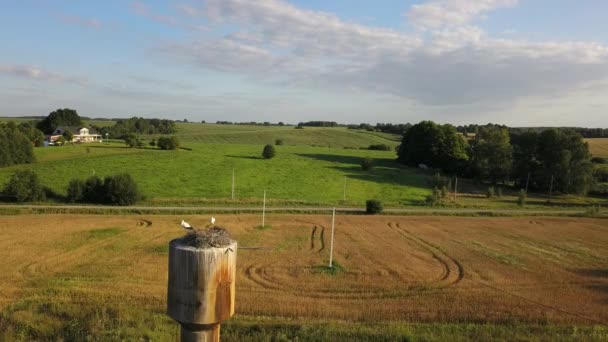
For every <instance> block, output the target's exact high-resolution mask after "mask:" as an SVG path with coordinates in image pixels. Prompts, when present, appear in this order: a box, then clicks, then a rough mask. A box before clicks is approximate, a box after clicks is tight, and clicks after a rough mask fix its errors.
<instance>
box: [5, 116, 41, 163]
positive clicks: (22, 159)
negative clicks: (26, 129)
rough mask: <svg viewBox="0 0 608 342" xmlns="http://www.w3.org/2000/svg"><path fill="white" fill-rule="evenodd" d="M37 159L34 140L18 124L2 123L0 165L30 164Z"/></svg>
mask: <svg viewBox="0 0 608 342" xmlns="http://www.w3.org/2000/svg"><path fill="white" fill-rule="evenodd" d="M35 160H36V159H35V157H34V148H33V144H32V142H31V141H30V139H29V138H28V137H27V136H25V135H24V134H23V133H22V132H21V131H20V130H19V128H18V127H17V125H15V123H13V122H9V123H6V124H0V167H4V166H10V165H15V164H30V163H33V162H34V161H35Z"/></svg>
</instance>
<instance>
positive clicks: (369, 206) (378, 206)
mask: <svg viewBox="0 0 608 342" xmlns="http://www.w3.org/2000/svg"><path fill="white" fill-rule="evenodd" d="M382 210H384V207H383V206H382V202H380V201H378V200H375V199H370V200H367V201H366V202H365V212H366V213H367V214H369V215H373V214H380V213H381V212H382Z"/></svg>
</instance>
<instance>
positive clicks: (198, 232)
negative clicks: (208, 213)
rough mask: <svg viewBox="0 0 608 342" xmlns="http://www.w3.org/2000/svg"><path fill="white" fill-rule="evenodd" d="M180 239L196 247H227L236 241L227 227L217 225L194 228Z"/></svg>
mask: <svg viewBox="0 0 608 342" xmlns="http://www.w3.org/2000/svg"><path fill="white" fill-rule="evenodd" d="M180 240H181V242H182V243H183V244H185V245H187V246H190V247H195V248H211V247H226V246H228V245H230V244H232V243H233V242H234V240H232V238H231V237H230V233H228V231H227V230H226V229H224V228H222V227H217V226H215V227H211V228H207V229H194V230H193V231H191V232H188V234H186V235H184V237H182V238H181V239H180Z"/></svg>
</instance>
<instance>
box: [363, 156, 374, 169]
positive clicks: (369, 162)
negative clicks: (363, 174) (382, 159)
mask: <svg viewBox="0 0 608 342" xmlns="http://www.w3.org/2000/svg"><path fill="white" fill-rule="evenodd" d="M373 167H374V160H373V159H372V158H363V159H361V169H362V170H363V171H369V170H371V169H372V168H373Z"/></svg>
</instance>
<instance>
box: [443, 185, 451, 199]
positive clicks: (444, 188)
mask: <svg viewBox="0 0 608 342" xmlns="http://www.w3.org/2000/svg"><path fill="white" fill-rule="evenodd" d="M449 193H450V192H449V191H448V187H447V186H445V185H444V186H442V187H441V198H447V197H448V194H449Z"/></svg>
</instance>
